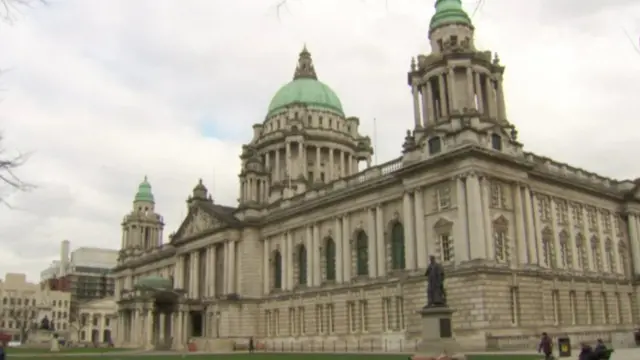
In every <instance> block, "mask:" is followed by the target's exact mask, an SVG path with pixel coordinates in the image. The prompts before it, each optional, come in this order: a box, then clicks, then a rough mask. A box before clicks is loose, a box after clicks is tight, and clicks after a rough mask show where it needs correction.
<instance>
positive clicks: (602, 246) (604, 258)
mask: <svg viewBox="0 0 640 360" xmlns="http://www.w3.org/2000/svg"><path fill="white" fill-rule="evenodd" d="M596 221H597V222H598V243H599V244H598V245H599V246H600V254H602V255H601V257H602V259H601V261H602V271H603V272H607V269H610V266H611V264H609V257H608V256H607V248H606V246H605V239H604V231H603V229H602V226H603V224H604V216H603V214H602V212H601V211H598V210H596ZM613 251H614V253H616V252H617V251H615V247H614V248H613Z"/></svg>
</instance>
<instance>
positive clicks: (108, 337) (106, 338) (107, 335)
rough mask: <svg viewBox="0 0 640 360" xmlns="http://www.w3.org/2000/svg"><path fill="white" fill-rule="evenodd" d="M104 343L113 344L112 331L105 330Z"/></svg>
mask: <svg viewBox="0 0 640 360" xmlns="http://www.w3.org/2000/svg"><path fill="white" fill-rule="evenodd" d="M102 342H103V343H107V344H111V330H109V329H105V330H104V331H103V332H102Z"/></svg>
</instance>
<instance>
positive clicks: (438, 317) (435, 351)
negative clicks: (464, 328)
mask: <svg viewBox="0 0 640 360" xmlns="http://www.w3.org/2000/svg"><path fill="white" fill-rule="evenodd" d="M453 312H454V310H453V309H451V308H449V307H446V306H442V307H425V308H422V309H421V310H419V311H418V313H419V314H420V317H421V325H422V341H421V342H420V343H419V344H418V353H417V354H416V355H414V356H413V359H415V360H426V359H438V358H446V359H458V360H460V359H465V358H466V357H465V356H464V354H462V353H461V350H462V349H461V347H460V345H459V344H458V342H457V341H456V339H455V337H454V335H453V324H452V322H451V318H452V315H453ZM444 355H446V356H444Z"/></svg>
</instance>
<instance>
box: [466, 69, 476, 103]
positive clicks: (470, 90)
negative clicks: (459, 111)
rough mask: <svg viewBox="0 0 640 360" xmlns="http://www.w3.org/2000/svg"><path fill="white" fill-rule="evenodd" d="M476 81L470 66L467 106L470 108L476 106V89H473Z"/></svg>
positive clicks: (468, 70) (468, 71)
mask: <svg viewBox="0 0 640 360" xmlns="http://www.w3.org/2000/svg"><path fill="white" fill-rule="evenodd" d="M474 83H475V80H474V77H473V69H472V68H471V66H469V67H467V102H468V103H467V108H469V109H475V108H476V101H475V91H473V84H474Z"/></svg>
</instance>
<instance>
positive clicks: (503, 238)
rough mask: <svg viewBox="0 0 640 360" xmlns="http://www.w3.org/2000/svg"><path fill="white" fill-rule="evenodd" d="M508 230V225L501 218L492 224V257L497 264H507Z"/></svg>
mask: <svg viewBox="0 0 640 360" xmlns="http://www.w3.org/2000/svg"><path fill="white" fill-rule="evenodd" d="M508 228H509V223H508V222H507V219H505V218H504V217H503V216H500V217H499V218H498V219H496V220H495V221H494V222H493V245H494V251H495V254H494V256H495V259H496V261H497V262H501V263H506V262H509V241H508V239H507V231H508Z"/></svg>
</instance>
